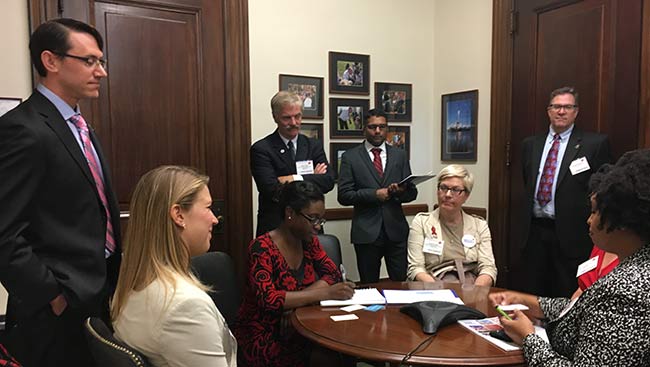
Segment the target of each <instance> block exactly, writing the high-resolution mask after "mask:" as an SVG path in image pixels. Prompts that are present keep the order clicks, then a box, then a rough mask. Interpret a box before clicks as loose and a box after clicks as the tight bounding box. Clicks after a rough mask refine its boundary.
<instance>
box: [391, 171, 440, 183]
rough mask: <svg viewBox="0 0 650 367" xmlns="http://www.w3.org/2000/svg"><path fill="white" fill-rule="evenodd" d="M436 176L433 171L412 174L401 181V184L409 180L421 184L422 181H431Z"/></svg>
mask: <svg viewBox="0 0 650 367" xmlns="http://www.w3.org/2000/svg"><path fill="white" fill-rule="evenodd" d="M434 177H436V175H434V174H432V173H431V172H429V173H427V174H424V175H410V176H408V177H407V178H405V179H403V180H402V181H400V182H399V184H400V185H403V184H405V183H407V182H408V183H412V184H413V185H419V184H421V183H422V182H425V181H429V180H430V179H432V178H434Z"/></svg>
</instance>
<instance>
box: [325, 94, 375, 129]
mask: <svg viewBox="0 0 650 367" xmlns="http://www.w3.org/2000/svg"><path fill="white" fill-rule="evenodd" d="M369 105H370V100H368V99H354V98H330V138H363V121H364V119H365V118H366V115H367V114H368V108H369Z"/></svg>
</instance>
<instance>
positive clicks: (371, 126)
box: [366, 124, 388, 130]
mask: <svg viewBox="0 0 650 367" xmlns="http://www.w3.org/2000/svg"><path fill="white" fill-rule="evenodd" d="M387 127H388V125H386V124H382V125H375V124H371V125H366V129H368V130H377V128H379V130H386V128H387Z"/></svg>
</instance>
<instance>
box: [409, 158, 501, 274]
mask: <svg viewBox="0 0 650 367" xmlns="http://www.w3.org/2000/svg"><path fill="white" fill-rule="evenodd" d="M473 185H474V177H473V175H472V174H471V173H469V172H468V171H467V169H466V168H465V167H463V166H460V165H454V164H452V165H449V166H447V167H445V168H443V169H442V170H441V171H440V173H439V174H438V188H437V194H438V208H437V209H436V210H434V211H433V212H429V213H419V214H417V215H416V216H415V218H414V219H413V223H412V224H411V230H410V232H409V239H408V261H409V266H408V278H409V279H412V280H419V281H425V282H427V281H429V282H433V281H435V280H438V279H440V280H444V281H458V280H459V279H462V278H464V279H466V282H468V281H469V282H470V283H474V284H475V285H483V286H492V285H493V284H494V282H495V281H496V278H497V268H496V265H495V263H494V255H493V254H492V236H491V235H490V229H489V228H488V225H487V222H486V221H485V220H484V219H483V218H480V217H477V216H472V215H469V214H467V213H465V212H464V211H463V209H462V205H463V204H464V203H465V201H466V200H467V198H468V197H469V194H470V192H471V191H472V187H473ZM461 264H462V265H461ZM459 265H460V267H462V270H461V274H459V269H458V267H459Z"/></svg>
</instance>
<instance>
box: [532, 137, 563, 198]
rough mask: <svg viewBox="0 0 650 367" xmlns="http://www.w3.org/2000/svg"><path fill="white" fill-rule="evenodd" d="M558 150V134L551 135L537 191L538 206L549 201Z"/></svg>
mask: <svg viewBox="0 0 650 367" xmlns="http://www.w3.org/2000/svg"><path fill="white" fill-rule="evenodd" d="M559 149H560V134H555V135H553V145H551V149H550V150H549V151H548V155H547V156H546V161H545V162H544V171H543V172H542V178H541V180H540V181H539V188H538V189H537V202H538V203H539V205H540V206H545V205H546V204H548V203H549V202H550V201H551V190H552V189H553V180H554V179H555V168H556V167H557V153H558V151H559Z"/></svg>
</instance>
